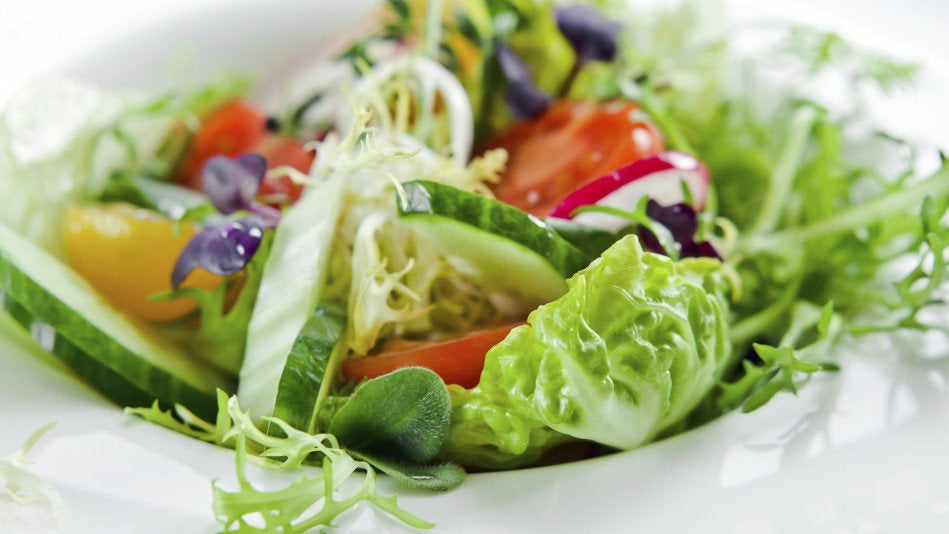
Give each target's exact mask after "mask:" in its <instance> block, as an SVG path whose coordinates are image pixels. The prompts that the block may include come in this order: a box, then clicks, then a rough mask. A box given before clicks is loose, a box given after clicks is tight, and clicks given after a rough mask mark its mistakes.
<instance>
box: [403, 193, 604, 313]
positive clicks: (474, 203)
mask: <svg viewBox="0 0 949 534" xmlns="http://www.w3.org/2000/svg"><path fill="white" fill-rule="evenodd" d="M405 200H406V201H405V202H404V203H400V205H399V216H400V217H401V218H402V220H404V221H405V222H406V223H407V224H408V225H409V226H410V227H411V228H412V230H413V231H415V232H416V234H418V235H419V236H420V237H422V238H423V239H424V240H426V241H427V242H428V243H429V244H430V245H431V246H432V247H434V248H435V249H436V250H438V251H439V253H441V254H442V255H444V256H445V257H446V259H447V261H448V262H449V263H451V264H452V266H453V267H454V268H456V269H458V270H459V271H460V272H462V273H464V274H465V275H467V276H469V277H470V278H472V279H473V280H474V281H475V282H477V283H480V284H481V285H483V286H484V287H486V288H488V289H491V290H501V291H508V292H511V293H515V294H519V295H521V296H522V297H524V298H525V299H526V300H527V301H529V303H533V304H535V305H536V304H541V303H543V302H549V301H551V300H553V299H555V298H557V297H559V296H560V295H562V294H563V293H564V292H566V290H567V283H566V281H565V279H566V278H567V277H569V276H571V275H572V274H573V273H575V272H577V271H579V270H580V269H582V268H584V267H586V266H587V264H589V263H590V259H591V258H590V257H589V256H588V255H587V254H585V253H584V252H583V251H581V250H580V249H578V248H577V247H575V246H573V245H572V244H570V243H569V242H567V241H566V240H565V239H563V238H562V237H560V235H559V234H557V233H556V232H555V231H553V230H552V229H550V228H548V227H547V226H546V225H545V224H544V223H543V222H542V221H541V220H539V219H537V218H535V217H532V216H530V215H528V214H526V213H524V212H522V211H520V210H519V209H517V208H514V207H512V206H509V205H507V204H504V203H503V202H500V201H497V200H494V199H491V198H487V197H484V196H481V195H477V194H475V193H469V192H466V191H462V190H460V189H457V188H454V187H451V186H447V185H443V184H438V183H434V182H428V181H422V180H420V181H415V182H409V183H406V184H405Z"/></svg>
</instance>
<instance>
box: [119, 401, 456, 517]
mask: <svg viewBox="0 0 949 534" xmlns="http://www.w3.org/2000/svg"><path fill="white" fill-rule="evenodd" d="M218 405H219V412H218V417H217V420H216V422H215V423H214V424H210V423H207V422H205V421H203V420H201V419H200V418H198V417H197V416H195V415H194V414H193V413H191V412H190V411H188V410H187V409H186V408H184V407H183V406H180V405H179V406H176V407H175V408H174V412H172V411H170V410H169V411H163V410H161V408H160V407H159V406H158V405H157V403H156V404H154V405H153V406H152V407H151V408H126V413H130V414H134V415H138V416H140V417H142V418H144V419H146V420H148V421H151V422H153V423H157V424H160V425H163V426H166V427H168V428H171V429H172V430H175V431H177V432H180V433H183V434H186V435H189V436H192V437H195V438H198V439H201V440H204V441H208V442H211V443H215V444H217V445H222V446H226V447H234V448H235V450H236V465H237V479H238V486H239V487H238V489H236V490H234V491H228V490H225V489H223V488H221V487H220V486H219V485H218V484H217V483H215V484H214V486H213V497H214V502H213V508H214V513H215V515H216V516H217V518H218V520H219V521H220V522H221V524H222V525H224V528H225V530H226V531H235V530H236V531H240V532H303V531H306V530H308V529H311V528H314V527H317V526H320V525H330V524H331V522H332V521H333V519H335V518H336V517H337V516H339V514H341V513H343V512H345V511H346V510H348V509H350V508H352V507H353V506H354V505H356V504H357V503H359V502H361V501H368V502H370V503H372V504H374V505H375V506H376V507H378V508H379V509H380V510H383V511H384V512H387V513H389V514H391V515H392V516H393V517H395V518H397V519H399V520H400V521H403V522H404V523H406V524H407V525H410V526H413V527H416V528H431V527H433V526H434V525H433V524H431V523H428V522H426V521H423V520H421V519H419V518H418V517H416V516H414V515H412V514H411V513H409V512H407V511H405V510H403V509H402V508H400V507H399V506H398V504H397V503H396V497H395V496H390V497H384V496H382V495H380V494H379V492H378V490H377V489H376V473H375V470H374V469H373V467H372V465H370V464H369V463H368V462H366V461H360V460H356V459H354V458H353V456H352V455H350V454H349V453H348V452H347V451H346V450H345V449H343V448H342V447H341V446H340V443H339V441H338V440H337V439H336V437H335V436H333V435H332V434H309V433H307V432H303V431H300V430H297V429H295V428H293V427H291V426H290V425H288V424H286V423H285V422H283V421H282V420H280V419H276V418H272V417H264V418H263V419H262V424H264V425H272V426H275V427H277V428H278V429H279V432H277V433H273V432H272V433H267V432H265V431H263V430H261V428H259V427H258V426H257V425H256V424H255V423H254V421H253V419H252V418H251V415H250V412H244V411H241V409H240V406H239V404H238V401H237V397H230V398H229V397H228V396H227V394H226V393H224V392H223V391H221V390H218ZM314 455H315V456H314ZM314 457H315V458H316V461H317V462H319V465H321V467H322V471H321V472H320V473H319V474H316V475H314V476H307V475H301V476H300V477H298V478H297V479H296V480H295V481H293V482H292V483H291V484H290V485H289V486H287V487H285V488H283V489H279V490H274V491H265V490H260V489H257V488H255V487H254V486H253V485H251V484H250V483H249V482H248V480H247V478H246V475H245V472H246V468H245V465H246V462H247V461H248V460H250V461H253V462H255V463H257V464H259V465H261V466H264V467H269V468H273V469H279V470H289V469H300V468H301V467H302V466H303V465H304V464H305V463H310V462H311V461H312V460H313V458H314ZM359 471H361V472H362V473H363V476H364V479H363V483H362V485H361V486H360V488H359V489H358V490H357V491H356V492H355V493H351V494H349V495H346V496H344V497H342V498H341V499H339V500H337V499H338V496H339V495H340V493H339V492H340V491H341V489H342V487H343V485H344V484H345V483H346V481H347V480H349V479H350V478H351V477H352V476H353V475H355V474H356V473H357V472H359ZM397 480H398V479H397ZM459 482H460V480H459ZM416 487H418V486H416ZM311 507H316V509H315V511H314V512H313V513H312V514H310V515H305V514H307V512H308V511H309V510H310V509H311Z"/></svg>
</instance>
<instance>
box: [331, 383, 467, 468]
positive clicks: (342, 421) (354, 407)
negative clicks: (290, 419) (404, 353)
mask: <svg viewBox="0 0 949 534" xmlns="http://www.w3.org/2000/svg"><path fill="white" fill-rule="evenodd" d="M450 410H451V401H450V400H449V397H448V390H447V389H446V388H445V384H444V382H442V380H441V378H439V377H438V375H436V374H435V373H434V372H432V371H430V370H428V369H424V368H421V367H408V368H405V369H399V370H396V371H393V372H392V373H389V374H387V375H384V376H381V377H379V378H374V379H372V380H367V381H366V382H363V383H362V384H360V385H359V387H357V388H356V390H355V391H354V392H353V395H352V398H351V399H350V400H349V402H348V403H346V404H345V405H343V406H342V407H341V408H340V409H339V410H338V411H337V412H336V416H335V417H334V418H333V420H332V422H331V423H330V426H329V432H330V433H332V434H333V435H335V436H336V437H337V438H338V439H339V441H340V443H342V444H343V446H344V447H346V448H348V449H351V450H354V451H357V452H363V453H366V454H369V455H373V456H382V457H385V458H395V459H399V460H405V461H408V462H413V463H419V462H427V461H429V460H431V459H432V458H434V457H435V454H437V453H438V450H439V449H440V448H441V445H442V442H443V441H444V439H445V433H446V432H447V431H448V415H449V413H450Z"/></svg>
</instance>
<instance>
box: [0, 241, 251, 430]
mask: <svg viewBox="0 0 949 534" xmlns="http://www.w3.org/2000/svg"><path fill="white" fill-rule="evenodd" d="M54 261H55V260H54ZM0 290H2V292H3V304H4V309H7V310H8V311H9V312H10V313H11V315H12V317H13V318H14V319H16V321H17V322H19V323H20V324H22V325H23V326H24V327H25V328H26V329H27V330H28V331H30V332H31V335H32V328H33V325H34V324H35V323H43V324H46V325H49V326H50V327H51V328H52V329H53V330H54V331H55V336H54V338H53V344H52V347H48V346H47V347H44V348H46V349H48V350H49V351H50V352H51V353H52V354H53V355H54V356H56V357H57V358H59V359H60V360H62V361H63V362H64V363H66V364H67V365H68V366H69V367H70V368H72V369H73V370H75V371H76V373H77V374H79V375H80V376H82V377H83V378H85V379H86V380H87V381H89V382H90V383H91V384H92V385H93V386H94V387H95V388H96V389H98V390H99V391H100V392H102V394H104V395H105V396H106V397H108V398H109V399H111V400H112V401H113V402H116V403H118V404H120V405H122V406H135V407H138V406H146V407H147V406H150V405H151V404H152V402H153V401H154V400H156V399H157V400H158V401H159V403H160V404H162V405H163V406H165V407H171V406H173V405H174V404H181V405H182V406H184V407H186V408H188V409H189V410H191V411H192V412H194V413H195V415H198V416H199V417H202V418H205V419H210V420H213V419H214V417H215V415H216V414H217V398H216V394H215V390H214V387H208V388H207V389H206V390H205V389H200V388H198V387H196V386H194V385H192V384H190V383H188V382H186V381H184V380H181V379H180V378H179V377H177V376H176V375H174V374H173V373H171V372H170V371H168V370H166V369H163V368H160V367H157V366H155V365H153V364H152V363H150V362H147V361H145V360H144V359H143V358H142V357H140V356H138V355H137V354H135V353H133V352H132V351H130V350H129V349H128V348H126V347H124V346H123V345H122V344H120V343H118V342H116V341H115V340H114V339H112V337H111V336H109V335H107V334H106V333H104V332H102V330H100V329H99V328H98V327H97V326H96V325H95V324H93V323H92V322H91V321H89V320H88V319H86V318H85V317H84V312H83V311H80V310H75V309H73V308H71V307H69V306H68V305H66V304H65V303H63V302H61V301H60V300H59V299H58V298H56V296H54V295H53V294H51V293H50V292H49V291H48V290H47V289H46V288H44V287H43V286H42V285H40V284H38V283H37V282H35V281H34V280H33V279H32V278H30V277H29V276H28V275H27V274H25V273H24V272H23V271H21V270H20V268H18V267H17V265H16V264H15V263H14V261H13V260H11V259H10V258H8V257H7V255H6V254H5V252H4V251H3V250H0ZM64 332H68V335H67V334H65V333H64ZM119 369H122V370H123V371H119ZM209 374H212V373H209ZM208 382H209V384H208V386H210V383H211V382H220V383H219V384H218V386H219V387H221V388H224V389H228V388H230V390H233V384H229V383H227V382H221V381H220V380H211V379H209V381H208Z"/></svg>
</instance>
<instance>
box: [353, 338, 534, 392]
mask: <svg viewBox="0 0 949 534" xmlns="http://www.w3.org/2000/svg"><path fill="white" fill-rule="evenodd" d="M520 324H523V323H516V324H509V325H504V326H501V327H496V328H489V329H484V330H476V331H474V332H471V333H469V334H467V335H465V336H463V337H459V338H455V339H451V340H448V341H405V340H395V341H390V342H388V343H386V344H384V345H383V346H382V348H381V349H380V350H381V354H378V355H375V356H364V357H360V358H353V359H351V360H346V361H345V362H343V365H342V372H343V377H345V378H346V379H347V380H351V381H357V382H358V381H360V380H363V379H366V378H376V377H379V376H382V375H384V374H388V373H391V372H392V371H395V370H396V369H401V368H403V367H425V368H426V369H430V370H432V371H434V372H435V373H436V374H437V375H438V376H440V377H441V378H442V380H443V381H444V382H445V383H446V384H457V385H459V386H462V387H464V388H465V389H471V388H473V387H475V386H477V385H478V382H479V381H480V380H481V370H482V369H484V356H485V354H487V352H488V350H490V349H491V347H493V346H495V345H497V344H498V343H500V342H501V340H503V339H504V338H505V337H507V335H508V333H509V332H510V331H511V330H512V329H513V328H514V327H516V326H518V325H520Z"/></svg>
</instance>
